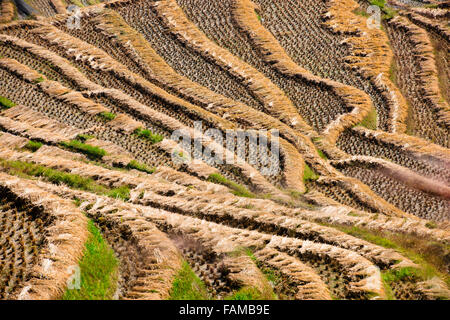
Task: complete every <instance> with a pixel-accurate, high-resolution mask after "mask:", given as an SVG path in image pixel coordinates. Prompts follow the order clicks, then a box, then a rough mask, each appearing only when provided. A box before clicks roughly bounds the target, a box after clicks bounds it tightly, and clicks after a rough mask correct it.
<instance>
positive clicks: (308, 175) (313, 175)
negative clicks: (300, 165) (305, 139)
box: [303, 163, 319, 182]
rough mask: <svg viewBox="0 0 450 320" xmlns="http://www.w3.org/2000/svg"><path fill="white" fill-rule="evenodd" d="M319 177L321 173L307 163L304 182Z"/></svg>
mask: <svg viewBox="0 0 450 320" xmlns="http://www.w3.org/2000/svg"><path fill="white" fill-rule="evenodd" d="M317 179H319V175H318V174H317V173H316V172H315V171H314V170H313V169H311V167H310V166H308V165H307V164H306V163H305V169H304V170H303V182H307V181H312V180H317Z"/></svg>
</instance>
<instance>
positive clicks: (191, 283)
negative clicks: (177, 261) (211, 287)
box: [169, 261, 210, 300]
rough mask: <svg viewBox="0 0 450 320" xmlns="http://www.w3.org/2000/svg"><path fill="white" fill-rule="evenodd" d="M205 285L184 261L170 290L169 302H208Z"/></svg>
mask: <svg viewBox="0 0 450 320" xmlns="http://www.w3.org/2000/svg"><path fill="white" fill-rule="evenodd" d="M209 299H210V297H209V294H208V291H207V290H206V287H205V284H204V283H203V282H202V281H201V280H200V278H199V277H197V275H196V274H195V273H194V271H192V269H191V267H190V266H189V264H188V263H187V262H186V261H184V262H183V266H182V268H181V270H180V272H179V273H178V274H177V276H176V277H175V280H174V281H173V283H172V288H171V290H170V296H169V300H209Z"/></svg>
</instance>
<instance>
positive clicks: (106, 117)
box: [98, 112, 116, 121]
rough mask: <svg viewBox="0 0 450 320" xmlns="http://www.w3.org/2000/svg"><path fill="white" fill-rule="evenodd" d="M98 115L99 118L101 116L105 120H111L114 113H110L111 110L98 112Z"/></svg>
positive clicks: (113, 117) (114, 116)
mask: <svg viewBox="0 0 450 320" xmlns="http://www.w3.org/2000/svg"><path fill="white" fill-rule="evenodd" d="M98 116H99V117H100V118H103V119H104V120H106V121H111V120H114V119H115V118H116V115H115V114H114V113H112V112H100V113H99V114H98Z"/></svg>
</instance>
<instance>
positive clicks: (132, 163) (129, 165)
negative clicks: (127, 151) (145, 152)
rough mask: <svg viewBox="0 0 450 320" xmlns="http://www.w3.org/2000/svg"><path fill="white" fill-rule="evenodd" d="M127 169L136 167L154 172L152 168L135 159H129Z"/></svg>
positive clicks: (143, 170) (150, 172)
mask: <svg viewBox="0 0 450 320" xmlns="http://www.w3.org/2000/svg"><path fill="white" fill-rule="evenodd" d="M127 169H136V170H139V171H142V172H145V173H148V174H152V173H154V172H155V169H154V168H150V167H149V166H147V165H146V164H145V163H140V162H138V161H136V160H131V161H130V163H128V164H127Z"/></svg>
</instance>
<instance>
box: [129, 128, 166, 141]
mask: <svg viewBox="0 0 450 320" xmlns="http://www.w3.org/2000/svg"><path fill="white" fill-rule="evenodd" d="M134 134H135V135H137V136H138V137H139V138H144V139H146V140H148V141H150V142H151V143H158V142H161V141H162V140H163V139H164V137H163V136H162V135H160V134H157V133H156V134H155V133H153V132H151V131H150V130H148V129H142V128H138V129H136V130H135V131H134Z"/></svg>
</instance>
